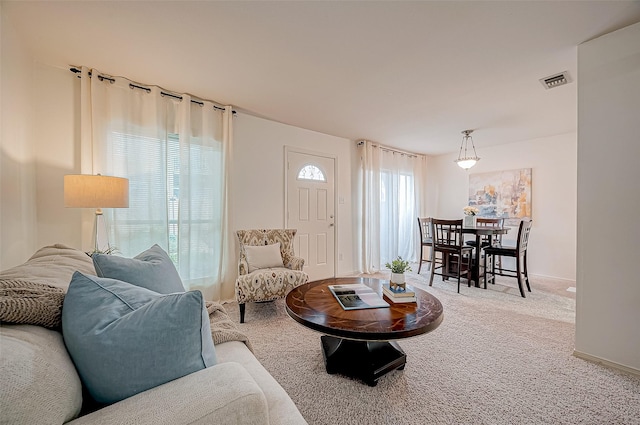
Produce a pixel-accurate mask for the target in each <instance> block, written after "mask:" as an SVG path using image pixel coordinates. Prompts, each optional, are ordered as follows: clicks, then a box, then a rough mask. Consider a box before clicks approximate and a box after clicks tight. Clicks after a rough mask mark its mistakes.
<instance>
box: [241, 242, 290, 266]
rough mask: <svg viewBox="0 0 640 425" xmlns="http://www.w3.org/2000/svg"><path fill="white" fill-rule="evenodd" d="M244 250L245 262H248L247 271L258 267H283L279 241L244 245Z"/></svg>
mask: <svg viewBox="0 0 640 425" xmlns="http://www.w3.org/2000/svg"><path fill="white" fill-rule="evenodd" d="M244 252H245V255H246V256H247V264H249V273H251V272H254V271H256V270H259V269H269V268H272V267H284V264H283V263H282V254H281V253H280V242H276V243H274V244H271V245H258V246H251V245H245V247H244Z"/></svg>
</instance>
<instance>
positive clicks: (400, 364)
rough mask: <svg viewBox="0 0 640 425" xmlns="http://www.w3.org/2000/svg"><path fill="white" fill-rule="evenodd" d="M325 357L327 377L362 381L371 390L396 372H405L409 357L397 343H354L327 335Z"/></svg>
mask: <svg viewBox="0 0 640 425" xmlns="http://www.w3.org/2000/svg"><path fill="white" fill-rule="evenodd" d="M320 339H321V342H322V354H323V356H324V363H325V367H326V369H327V373H329V374H334V373H341V374H343V375H347V376H351V377H354V378H358V379H362V380H363V381H364V382H365V383H367V384H368V385H369V386H372V387H373V386H376V384H377V383H378V380H379V379H380V378H381V377H382V376H384V375H386V374H387V373H389V372H391V371H392V370H396V369H404V365H405V364H406V362H407V356H406V354H405V353H404V351H402V348H400V346H399V345H398V344H397V343H396V342H394V341H355V340H350V339H342V338H336V337H332V336H328V335H324V336H322V337H321V338H320Z"/></svg>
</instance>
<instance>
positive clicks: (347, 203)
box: [230, 113, 355, 275]
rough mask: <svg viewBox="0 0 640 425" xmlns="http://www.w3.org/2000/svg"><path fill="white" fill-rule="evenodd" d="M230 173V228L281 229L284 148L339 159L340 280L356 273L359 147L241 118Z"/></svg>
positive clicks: (259, 119) (307, 132) (293, 128)
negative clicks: (354, 169) (354, 165)
mask: <svg viewBox="0 0 640 425" xmlns="http://www.w3.org/2000/svg"><path fill="white" fill-rule="evenodd" d="M233 139H234V146H233V159H232V167H231V182H230V184H231V223H230V227H231V229H232V231H235V230H237V229H260V228H273V227H283V226H284V223H285V215H284V214H285V205H284V184H285V169H284V149H285V146H290V147H295V148H302V149H305V150H308V151H312V152H318V153H323V154H329V155H333V156H336V157H337V163H336V192H337V193H336V195H337V198H342V199H344V203H342V204H341V203H339V202H338V203H336V236H337V237H336V240H337V245H338V247H337V253H338V254H342V258H343V259H342V260H341V261H338V262H337V275H344V274H350V273H353V271H354V269H355V267H354V260H353V259H354V249H355V248H354V241H355V234H354V230H353V224H352V215H353V211H354V209H353V206H352V202H353V201H352V187H351V178H352V175H351V162H352V155H353V152H354V146H355V143H353V142H351V141H349V140H348V139H344V138H340V137H334V136H329V135H326V134H322V133H317V132H315V131H310V130H304V129H301V128H298V127H293V126H290V125H286V124H281V123H278V122H275V121H270V120H266V119H263V118H258V117H255V116H252V115H248V114H244V113H239V114H237V116H236V117H235V118H234V136H233Z"/></svg>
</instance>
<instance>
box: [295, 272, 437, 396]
mask: <svg viewBox="0 0 640 425" xmlns="http://www.w3.org/2000/svg"><path fill="white" fill-rule="evenodd" d="M351 283H364V284H365V285H367V286H369V287H370V288H373V289H374V290H375V291H376V292H378V294H382V286H381V285H382V284H383V283H389V281H385V280H379V279H370V278H359V277H341V278H331V279H324V280H318V281H315V282H309V283H306V284H304V285H301V286H299V287H297V288H295V289H293V290H292V291H291V292H289V294H288V295H287V299H286V305H287V313H288V314H289V316H291V317H292V318H293V319H294V320H295V321H297V322H298V323H301V324H302V325H304V326H306V327H308V328H310V329H313V330H316V331H319V332H322V333H324V334H325V335H323V336H322V337H321V342H322V352H323V355H324V360H325V366H326V369H327V373H331V374H333V373H341V374H344V375H347V376H351V377H355V378H358V379H362V380H363V381H364V382H366V383H367V384H368V385H370V386H375V385H376V384H377V383H378V380H379V379H380V378H381V377H382V376H384V375H385V374H387V373H389V372H391V371H393V370H396V369H404V366H405V364H406V361H407V356H406V355H405V353H404V351H402V349H401V348H400V346H399V345H398V344H397V343H396V342H395V341H393V340H397V339H402V338H409V337H412V336H416V335H422V334H425V333H427V332H430V331H432V330H434V329H435V328H437V327H438V326H439V325H440V323H441V322H442V319H443V312H442V304H441V303H440V301H439V300H438V299H437V298H436V297H434V296H433V295H431V294H429V293H428V292H425V291H423V290H420V289H418V288H415V292H416V297H417V299H418V300H417V303H400V304H394V303H392V302H391V301H390V300H388V299H387V298H386V297H384V300H385V301H387V302H388V303H389V304H390V305H391V307H389V308H370V309H364V310H343V309H342V307H341V306H340V304H339V303H338V301H337V300H336V299H335V297H334V296H333V295H332V294H331V292H330V291H329V289H328V286H329V285H346V284H351Z"/></svg>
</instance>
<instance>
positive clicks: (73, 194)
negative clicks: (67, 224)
mask: <svg viewBox="0 0 640 425" xmlns="http://www.w3.org/2000/svg"><path fill="white" fill-rule="evenodd" d="M64 206H65V207H70V208H128V207H129V179H125V178H122V177H111V176H101V175H95V176H94V175H90V174H70V175H66V176H64Z"/></svg>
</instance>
